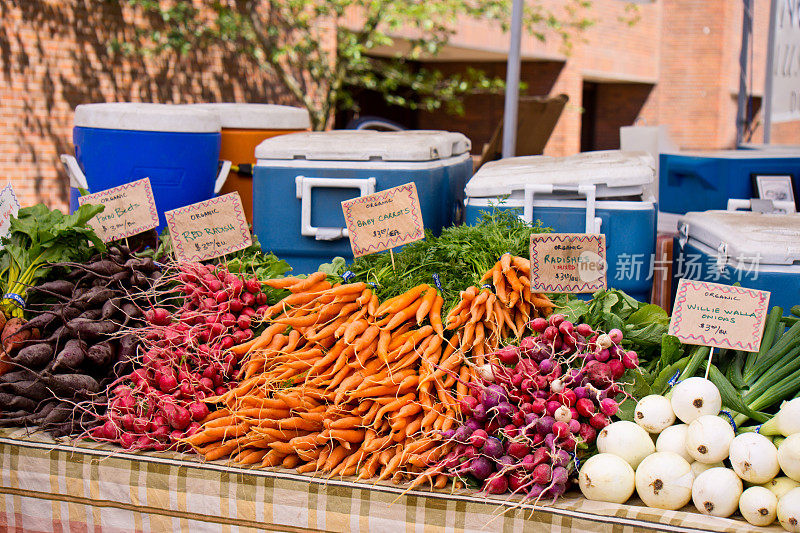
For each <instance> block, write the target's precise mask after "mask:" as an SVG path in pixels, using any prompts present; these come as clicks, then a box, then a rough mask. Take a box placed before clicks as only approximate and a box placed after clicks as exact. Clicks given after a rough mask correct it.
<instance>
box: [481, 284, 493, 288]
mask: <svg viewBox="0 0 800 533" xmlns="http://www.w3.org/2000/svg"><path fill="white" fill-rule="evenodd" d="M491 288H492V285H491V284H489V283H484V284H483V285H481V289H491Z"/></svg>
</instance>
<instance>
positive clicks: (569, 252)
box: [530, 233, 607, 293]
mask: <svg viewBox="0 0 800 533" xmlns="http://www.w3.org/2000/svg"><path fill="white" fill-rule="evenodd" d="M530 253H531V291H533V292H556V293H584V292H595V291H598V290H600V289H605V288H606V270H607V265H606V236H605V235H603V234H593V233H534V234H533V235H531V244H530Z"/></svg>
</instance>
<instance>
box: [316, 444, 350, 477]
mask: <svg viewBox="0 0 800 533" xmlns="http://www.w3.org/2000/svg"><path fill="white" fill-rule="evenodd" d="M347 452H348V450H347V448H345V447H344V446H342V445H341V444H339V445H338V446H336V447H335V448H334V449H333V451H331V453H330V455H328V458H327V459H326V460H325V464H324V465H323V466H322V471H323V472H330V471H331V470H333V468H334V467H335V466H336V465H338V464H339V463H341V462H342V461H343V460H344V458H345V457H347V455H348V454H347Z"/></svg>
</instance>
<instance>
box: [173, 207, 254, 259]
mask: <svg viewBox="0 0 800 533" xmlns="http://www.w3.org/2000/svg"><path fill="white" fill-rule="evenodd" d="M164 217H165V218H166V219H167V227H169V234H170V237H172V248H173V250H174V251H175V258H176V259H177V260H178V261H180V262H185V261H205V260H206V259H214V258H215V257H220V256H223V255H226V254H231V253H233V252H238V251H239V250H243V249H245V248H247V247H248V246H250V245H251V244H253V241H252V239H251V237H250V228H249V226H248V225H247V219H246V218H245V216H244V209H242V200H241V198H239V193H238V192H232V193H229V194H225V195H223V196H217V197H216V198H212V199H210V200H206V201H204V202H198V203H196V204H192V205H187V206H186V207H179V208H178V209H173V210H172V211H167V212H166V213H164Z"/></svg>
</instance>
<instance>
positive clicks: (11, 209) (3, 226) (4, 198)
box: [0, 183, 19, 250]
mask: <svg viewBox="0 0 800 533" xmlns="http://www.w3.org/2000/svg"><path fill="white" fill-rule="evenodd" d="M17 213H19V200H17V195H16V193H15V192H14V188H13V187H12V186H11V184H10V183H9V184H8V185H6V186H5V187H3V190H2V191H0V237H5V236H6V235H8V232H9V230H10V229H11V217H15V216H17ZM2 248H3V246H2V245H0V250H2Z"/></svg>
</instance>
